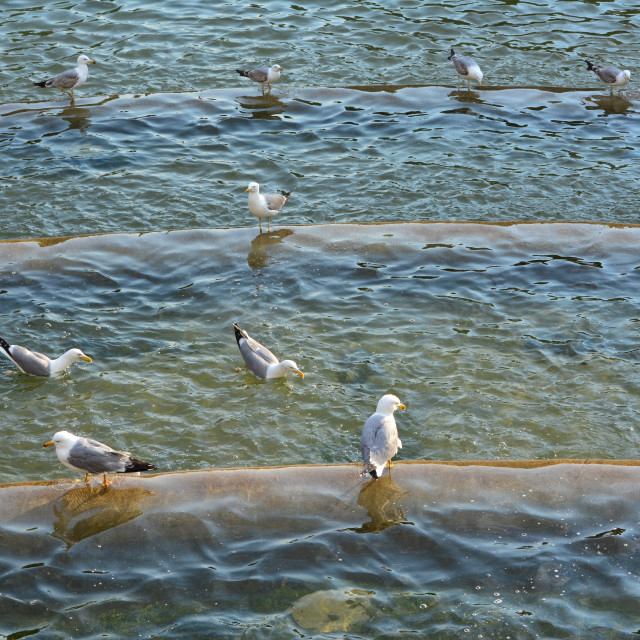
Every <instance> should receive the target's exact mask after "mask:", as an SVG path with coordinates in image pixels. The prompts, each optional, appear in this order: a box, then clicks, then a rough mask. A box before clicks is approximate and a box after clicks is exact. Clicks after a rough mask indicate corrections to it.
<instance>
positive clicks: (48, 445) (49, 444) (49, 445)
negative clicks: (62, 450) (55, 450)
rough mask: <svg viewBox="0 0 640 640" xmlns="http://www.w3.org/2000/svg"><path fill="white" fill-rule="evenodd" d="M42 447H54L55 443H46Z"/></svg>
mask: <svg viewBox="0 0 640 640" xmlns="http://www.w3.org/2000/svg"><path fill="white" fill-rule="evenodd" d="M42 446H43V447H53V442H51V440H49V442H45V443H44V444H43V445H42Z"/></svg>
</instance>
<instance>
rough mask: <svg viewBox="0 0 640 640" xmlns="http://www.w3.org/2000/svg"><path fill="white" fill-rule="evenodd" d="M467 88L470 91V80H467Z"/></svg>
mask: <svg viewBox="0 0 640 640" xmlns="http://www.w3.org/2000/svg"><path fill="white" fill-rule="evenodd" d="M467 88H468V89H469V91H471V80H470V79H469V78H467Z"/></svg>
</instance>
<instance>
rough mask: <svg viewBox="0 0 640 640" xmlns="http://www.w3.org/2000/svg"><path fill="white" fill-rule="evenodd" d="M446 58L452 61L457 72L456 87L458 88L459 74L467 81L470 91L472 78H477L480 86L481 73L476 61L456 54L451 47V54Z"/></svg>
mask: <svg viewBox="0 0 640 640" xmlns="http://www.w3.org/2000/svg"><path fill="white" fill-rule="evenodd" d="M447 60H451V62H453V66H454V67H455V69H456V71H457V72H458V89H460V76H462V77H463V78H466V79H467V82H468V83H469V85H468V86H469V91H471V81H472V80H477V81H478V84H479V85H480V86H482V77H483V73H482V70H481V69H480V67H479V66H478V63H477V62H476V61H475V60H474V59H473V58H465V57H464V56H458V55H456V53H455V51H454V50H453V49H451V55H450V56H448V57H447Z"/></svg>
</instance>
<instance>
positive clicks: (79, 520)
mask: <svg viewBox="0 0 640 640" xmlns="http://www.w3.org/2000/svg"><path fill="white" fill-rule="evenodd" d="M154 494H155V492H154V491H149V490H147V489H142V488H140V487H130V488H126V489H118V488H112V489H110V490H105V489H104V488H103V487H78V488H77V489H71V491H67V493H65V494H64V495H63V496H62V497H61V498H60V499H59V500H58V501H57V503H56V504H54V505H53V512H54V514H55V520H54V522H53V532H52V534H51V535H52V536H53V537H54V538H58V539H59V540H62V541H63V542H65V543H66V545H67V548H68V549H69V548H71V547H72V546H73V545H74V544H75V543H76V542H80V541H81V540H84V539H85V538H90V537H91V536H95V535H97V534H99V533H103V532H104V531H108V530H109V529H113V528H114V527H117V526H118V525H121V524H124V523H125V522H130V521H131V520H134V519H135V518H137V517H138V516H140V515H142V513H143V509H142V503H143V501H144V500H145V499H147V498H149V497H150V496H152V495H154Z"/></svg>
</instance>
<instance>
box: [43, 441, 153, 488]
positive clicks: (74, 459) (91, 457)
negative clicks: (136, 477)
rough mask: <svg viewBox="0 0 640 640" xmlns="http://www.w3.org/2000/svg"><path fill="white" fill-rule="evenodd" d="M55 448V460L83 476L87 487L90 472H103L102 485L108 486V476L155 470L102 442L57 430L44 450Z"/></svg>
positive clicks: (150, 465) (149, 465)
mask: <svg viewBox="0 0 640 640" xmlns="http://www.w3.org/2000/svg"><path fill="white" fill-rule="evenodd" d="M54 445H55V447H56V455H57V456H58V460H60V462H62V464H63V465H64V466H65V467H69V469H72V470H73V471H81V472H82V473H84V474H85V476H84V481H85V482H86V483H87V485H88V484H89V474H90V473H102V474H103V478H102V486H103V487H108V486H109V485H110V484H111V483H110V482H108V481H107V473H131V472H133V471H150V470H152V469H157V468H158V467H156V466H155V465H153V464H150V463H149V462H142V461H141V460H136V459H135V458H132V457H131V454H129V453H127V452H126V451H116V450H115V449H112V448H111V447H108V446H107V445H106V444H102V442H98V441H97V440H91V439H90V438H83V437H82V436H75V435H73V433H69V432H68V431H58V433H56V434H55V435H54V436H53V438H52V439H51V440H50V441H49V442H45V444H43V445H42V446H43V447H51V446H54Z"/></svg>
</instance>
